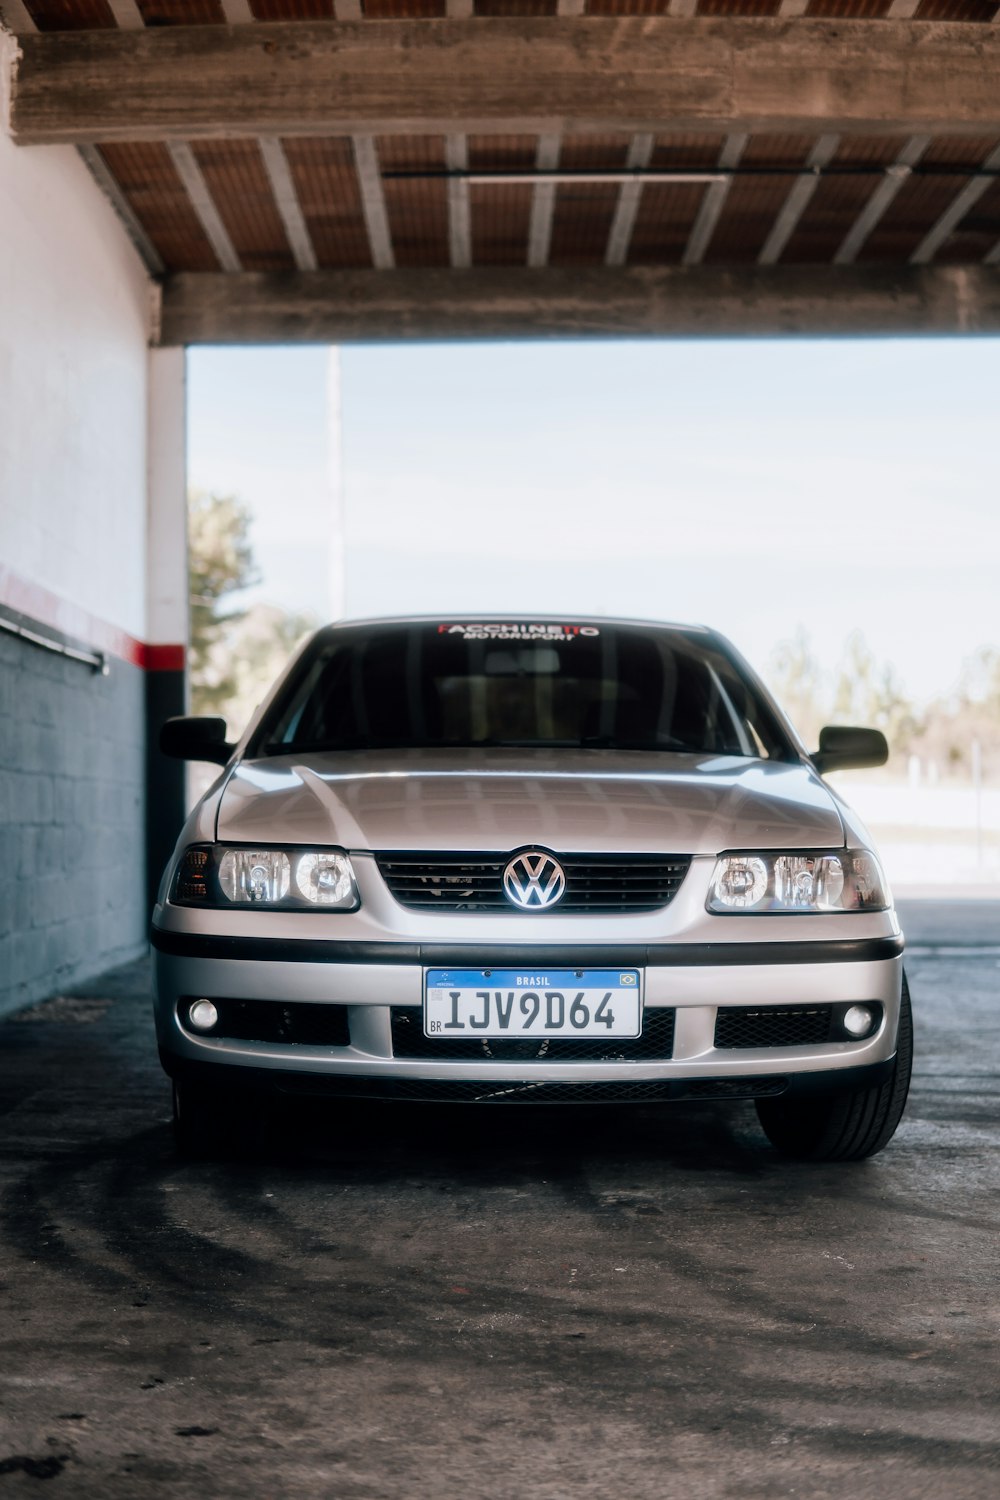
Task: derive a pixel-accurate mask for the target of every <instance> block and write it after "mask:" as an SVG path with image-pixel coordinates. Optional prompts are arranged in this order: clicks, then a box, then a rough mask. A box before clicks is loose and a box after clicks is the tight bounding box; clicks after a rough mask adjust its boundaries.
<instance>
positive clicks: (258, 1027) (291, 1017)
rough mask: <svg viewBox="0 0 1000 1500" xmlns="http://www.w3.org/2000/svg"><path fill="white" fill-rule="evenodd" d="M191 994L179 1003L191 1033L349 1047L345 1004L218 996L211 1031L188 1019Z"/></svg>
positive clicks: (238, 1038)
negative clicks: (312, 1003)
mask: <svg viewBox="0 0 1000 1500" xmlns="http://www.w3.org/2000/svg"><path fill="white" fill-rule="evenodd" d="M191 998H192V997H190V996H189V997H188V998H187V999H186V1000H182V1001H181V1002H180V1005H179V1006H178V1014H179V1017H180V1022H181V1025H182V1026H183V1027H184V1029H185V1031H187V1032H188V1034H189V1035H190V1036H208V1037H219V1038H222V1037H225V1038H227V1039H228V1040H230V1041H234V1042H236V1041H239V1042H283V1043H297V1044H298V1045H299V1046H311V1047H349V1046H350V1043H351V1033H350V1028H349V1026H348V1021H347V1006H346V1005H320V1004H317V1005H308V1004H301V1003H289V1002H287V1001H284V1000H218V999H216V998H215V996H214V995H213V996H212V997H211V998H212V1004H213V1005H214V1006H215V1008H216V1010H217V1011H218V1012H219V1019H218V1022H217V1023H216V1025H215V1026H214V1027H213V1028H212V1030H211V1031H207V1032H206V1031H199V1030H198V1029H197V1027H194V1026H192V1025H190V1023H189V1022H188V1020H187V1012H188V1006H189V1005H190V1004H191Z"/></svg>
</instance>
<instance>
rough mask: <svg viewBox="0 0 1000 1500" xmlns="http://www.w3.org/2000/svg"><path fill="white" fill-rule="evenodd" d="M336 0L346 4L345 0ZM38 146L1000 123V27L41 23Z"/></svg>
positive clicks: (651, 20)
mask: <svg viewBox="0 0 1000 1500" xmlns="http://www.w3.org/2000/svg"><path fill="white" fill-rule="evenodd" d="M339 13H340V12H339V9H338V14H339ZM11 94H12V101H11V112H10V126H11V132H12V134H13V136H14V137H15V139H16V140H18V141H20V142H22V143H25V144H53V143H57V142H62V143H72V144H86V143H88V142H99V141H102V140H122V139H128V140H133V141H143V140H183V141H193V140H198V139H206V138H218V137H236V136H252V135H265V136H289V135H330V134H343V135H375V136H377V135H383V134H389V135H391V134H394V133H403V134H406V133H414V132H417V133H441V134H444V135H456V134H470V133H487V134H488V133H491V132H493V133H504V132H514V133H518V134H525V133H532V134H537V135H547V136H553V135H559V136H562V135H565V134H567V133H579V132H588V131H616V132H617V131H623V132H629V133H631V134H636V133H644V132H652V133H654V134H655V133H656V132H660V131H670V130H692V131H713V130H718V131H719V132H720V133H726V134H734V133H748V132H761V131H794V132H806V133H815V134H831V133H833V134H852V133H864V132H873V131H874V132H879V133H883V134H884V133H892V134H900V135H907V136H908V135H917V134H965V135H967V134H969V133H973V134H975V133H981V134H989V133H991V132H996V133H1000V28H994V27H985V26H971V25H969V24H967V23H964V22H932V21H924V22H914V21H879V22H872V21H840V20H836V21H826V20H812V19H809V18H799V17H796V18H793V19H789V20H786V19H782V18H780V17H778V18H775V19H758V18H753V19H751V18H744V17H736V18H732V17H703V16H692V17H684V16H673V15H670V16H647V17H604V16H578V17H577V16H567V17H565V18H560V19H559V20H558V23H557V24H556V23H554V22H553V20H552V18H550V17H540V18H539V17H475V18H464V19H463V18H445V19H441V20H434V21H423V20H416V21H380V22H379V23H378V25H377V26H376V25H371V24H370V23H366V22H360V23H354V22H350V21H337V22H296V23H280V24H279V23H274V24H258V25H255V26H237V27H223V26H191V27H159V28H147V29H145V30H136V31H120V30H98V31H64V32H42V33H36V34H34V35H25V36H22V37H21V38H19V55H18V57H17V59H16V61H15V63H14V76H13V80H12V90H11Z"/></svg>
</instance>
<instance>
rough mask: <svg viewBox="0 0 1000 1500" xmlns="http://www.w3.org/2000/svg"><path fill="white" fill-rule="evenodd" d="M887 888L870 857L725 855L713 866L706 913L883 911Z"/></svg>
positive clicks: (859, 853) (855, 852) (852, 852)
mask: <svg viewBox="0 0 1000 1500" xmlns="http://www.w3.org/2000/svg"><path fill="white" fill-rule="evenodd" d="M889 904H890V901H889V888H888V886H887V885H886V882H885V876H884V875H883V874H882V870H881V868H880V866H879V862H878V860H877V859H876V858H875V856H874V854H872V853H870V851H869V850H867V849H840V850H838V851H837V853H836V854H830V853H817V854H764V853H760V854H758V853H754V854H724V855H722V856H721V858H720V859H719V860H718V861H717V863H716V866H715V873H714V874H713V876H712V884H711V887H710V889H709V893H708V903H707V905H708V909H709V911H713V912H720V913H723V914H726V915H730V916H732V915H739V914H740V913H745V914H747V915H751V914H752V915H757V914H758V913H764V912H809V913H813V914H815V913H816V912H827V911H885V910H886V908H887V907H888V906H889Z"/></svg>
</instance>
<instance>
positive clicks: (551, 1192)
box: [0, 903, 1000, 1500]
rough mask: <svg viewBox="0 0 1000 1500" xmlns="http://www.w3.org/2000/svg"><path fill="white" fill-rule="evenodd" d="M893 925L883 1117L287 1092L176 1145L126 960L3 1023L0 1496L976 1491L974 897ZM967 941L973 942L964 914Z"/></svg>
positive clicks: (987, 1278) (993, 1244) (978, 1063)
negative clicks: (813, 1162) (909, 1035)
mask: <svg viewBox="0 0 1000 1500" xmlns="http://www.w3.org/2000/svg"><path fill="white" fill-rule="evenodd" d="M974 905H975V906H976V908H977V910H975V911H973V912H969V911H966V910H964V909H963V910H959V908H958V906H955V907H954V908H949V907H947V906H944V905H938V904H934V905H931V904H925V905H921V906H920V907H919V908H917V907H915V908H913V909H912V910H910V909H907V911H906V912H905V913H904V917H905V921H906V925H907V926H908V927H909V929H910V937H911V944H912V946H911V950H910V955H909V959H908V972H909V977H910V983H911V989H912V992H913V999H914V1007H915V1017H916V1037H917V1049H918V1050H917V1065H916V1072H915V1078H914V1087H913V1093H912V1095H911V1104H910V1107H909V1110H908V1113H907V1115H906V1117H905V1119H904V1122H903V1125H902V1127H901V1129H900V1131H899V1132H898V1134H897V1136H896V1139H895V1141H894V1142H893V1143H892V1145H891V1146H890V1147H889V1148H888V1149H887V1150H886V1151H885V1152H884V1153H883V1154H882V1155H881V1156H879V1157H877V1158H875V1159H874V1160H872V1161H870V1162H867V1163H862V1164H857V1165H846V1166H844V1165H840V1166H821V1167H811V1166H802V1165H796V1164H792V1165H790V1164H788V1163H785V1162H782V1161H781V1160H779V1159H778V1158H777V1157H776V1156H775V1154H774V1153H773V1152H772V1151H771V1149H770V1148H769V1147H768V1146H767V1144H766V1142H765V1141H764V1138H763V1136H762V1135H761V1134H760V1132H759V1130H758V1128H757V1126H756V1122H755V1117H754V1115H753V1111H752V1109H751V1108H750V1107H749V1106H742V1105H740V1106H735V1107H733V1106H730V1107H729V1108H727V1109H723V1108H717V1107H712V1108H709V1107H701V1106H698V1107H694V1106H688V1105H685V1106H675V1107H673V1108H672V1109H668V1110H664V1111H659V1112H658V1111H653V1110H649V1109H644V1110H640V1111H637V1112H629V1111H622V1112H620V1111H618V1110H609V1109H607V1108H604V1109H600V1108H595V1109H587V1110H576V1109H574V1110H548V1111H532V1110H524V1109H522V1108H519V1109H518V1110H516V1111H514V1110H511V1111H509V1112H508V1111H504V1110H498V1111H496V1112H493V1111H491V1110H487V1109H484V1108H482V1107H480V1109H479V1111H478V1112H477V1111H476V1110H475V1108H474V1107H473V1108H472V1109H469V1108H464V1107H455V1106H453V1107H451V1108H450V1109H447V1108H431V1107H426V1106H424V1107H420V1106H409V1107H408V1108H406V1107H400V1106H394V1107H387V1106H358V1105H353V1106H351V1107H350V1108H342V1107H330V1106H323V1107H319V1106H312V1107H309V1108H301V1109H298V1110H297V1112H296V1113H295V1114H294V1115H291V1116H287V1117H285V1118H284V1119H283V1121H279V1122H277V1123H275V1122H273V1121H272V1122H271V1123H270V1124H267V1123H265V1122H264V1121H262V1122H261V1127H260V1132H259V1133H260V1137H261V1138H260V1139H259V1140H258V1141H257V1143H256V1152H255V1155H253V1156H252V1158H251V1160H249V1161H246V1162H238V1163H229V1164H221V1163H210V1164H184V1163H182V1162H180V1161H179V1160H178V1159H177V1158H176V1157H175V1155H174V1153H173V1149H172V1145H171V1137H170V1128H169V1123H168V1119H169V1106H168V1091H167V1085H166V1082H165V1080H164V1078H163V1077H162V1075H161V1074H160V1071H159V1066H158V1063H157V1061H156V1055H155V1050H154V1047H153V1034H152V1026H151V1022H150V1018H149V1007H148V998H147V994H148V971H147V969H146V967H145V965H142V964H140V965H133V966H131V967H129V968H127V969H122V970H118V971H116V972H115V973H114V974H111V975H107V976H105V977H104V978H103V979H102V980H101V981H99V982H97V983H95V984H92V985H89V986H86V987H84V988H83V989H82V990H81V991H80V992H78V993H77V994H76V995H75V996H74V997H71V998H62V999H57V1000H54V1001H49V1002H46V1003H44V1004H42V1005H41V1006H38V1007H36V1008H35V1009H34V1010H33V1011H31V1012H28V1013H27V1014H26V1015H23V1016H21V1017H19V1018H15V1019H11V1020H8V1021H7V1022H6V1023H5V1024H4V1025H3V1026H2V1027H0V1114H2V1119H3V1131H2V1144H0V1173H2V1192H3V1207H2V1214H3V1217H2V1224H0V1246H2V1265H0V1275H2V1291H0V1410H2V1414H3V1415H2V1438H0V1497H3V1496H5V1495H7V1494H10V1495H12V1496H13V1495H21V1494H34V1493H36V1492H37V1491H38V1489H39V1487H40V1486H43V1487H44V1489H43V1493H45V1494H47V1495H53V1496H55V1495H59V1494H62V1495H64V1496H86V1497H102V1500H103V1497H107V1500H117V1497H128V1500H135V1497H142V1500H146V1497H160V1496H165V1497H178V1500H180V1497H184V1500H190V1497H191V1496H195V1495H200V1496H205V1497H208V1496H212V1497H215V1496H220V1497H223V1496H225V1497H228V1496H240V1497H244V1500H245V1497H258V1496H261V1497H263V1496H266V1497H272V1496H273V1497H289V1500H298V1497H310V1500H312V1497H324V1500H325V1497H337V1500H355V1497H365V1500H384V1497H392V1500H396V1497H406V1500H411V1497H412V1500H418V1497H421V1500H422V1497H433V1500H438V1497H441V1500H451V1497H459V1496H461V1497H463V1500H464V1497H469V1496H483V1497H490V1500H493V1497H496V1500H524V1497H540V1500H555V1497H560V1500H561V1497H564V1496H567V1497H568V1496H574V1497H575V1496H585V1497H591V1496H600V1497H604V1496H608V1497H612V1496H613V1497H618V1496H622V1495H629V1496H637V1497H642V1500H645V1497H654V1496H655V1497H657V1500H663V1497H667V1500H670V1497H685V1500H687V1497H692V1500H697V1497H702V1496H712V1497H715V1496H719V1497H723V1496H725V1497H729V1496H733V1497H736V1496H738V1497H740V1500H756V1497H765V1496H766V1497H770V1496H784V1495H795V1496H808V1497H816V1500H820V1497H826V1496H838V1497H840V1496H852V1497H868V1496H872V1497H879V1500H891V1497H897V1496H898V1497H903V1496H905V1497H908V1500H909V1497H924V1496H926V1497H934V1500H938V1497H942V1496H947V1497H949V1500H952V1497H953V1500H963V1497H977V1500H978V1497H986V1496H989V1497H995V1496H996V1495H997V1494H998V1493H1000V1403H998V1390H1000V1357H998V1356H1000V1338H998V1333H1000V1329H998V1321H1000V1317H998V1296H997V1292H998V1248H1000V1238H998V1231H1000V1208H998V1196H997V1188H998V1185H1000V1182H998V1179H1000V1153H998V1150H997V1147H998V1144H1000V1019H998V1014H997V994H998V984H1000V936H997V933H998V923H997V907H996V906H995V905H993V904H990V903H975V904H974ZM994 939H996V940H995V941H994Z"/></svg>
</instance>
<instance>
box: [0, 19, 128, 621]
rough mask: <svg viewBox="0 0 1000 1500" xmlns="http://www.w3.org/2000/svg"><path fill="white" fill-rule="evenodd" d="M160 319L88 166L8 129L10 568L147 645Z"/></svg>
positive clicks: (1, 463) (1, 178)
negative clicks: (149, 503) (150, 404)
mask: <svg viewBox="0 0 1000 1500" xmlns="http://www.w3.org/2000/svg"><path fill="white" fill-rule="evenodd" d="M10 46H11V42H10V40H9V38H6V37H2V38H0V73H3V74H6V71H7V69H6V67H5V66H4V63H5V58H4V56H3V54H4V52H5V49H9V47H10ZM4 113H5V112H4ZM150 309H151V288H150V282H149V278H148V276H147V275H146V272H145V270H144V268H143V266H142V264H141V262H140V260H139V257H138V255H137V254H136V252H135V251H134V249H133V248H132V245H131V244H130V242H129V240H128V238H127V236H126V235H125V233H124V230H123V229H122V227H121V225H120V224H119V222H118V220H117V218H116V217H115V214H114V212H113V210H112V208H111V206H110V204H109V203H108V202H107V200H106V199H105V198H104V196H103V194H102V193H101V192H100V190H99V188H98V187H97V186H96V184H95V183H94V181H93V180H92V178H91V176H90V174H89V172H88V171H87V169H86V167H85V166H84V164H83V162H82V161H81V160H80V159H79V157H78V156H77V154H76V152H75V151H74V150H73V149H72V148H69V147H61V146H53V147H30V148H27V147H20V148H16V147H14V146H13V145H12V144H11V141H10V139H9V138H8V136H7V135H6V133H5V131H3V129H2V128H0V566H5V567H7V568H9V569H11V570H13V571H15V572H16V573H18V574H19V575H21V576H22V577H24V578H26V579H27V580H28V581H29V582H31V583H34V584H39V585H41V586H43V587H44V588H46V589H49V590H50V591H51V592H53V593H54V594H56V595H58V596H59V597H60V598H61V599H64V600H66V601H68V602H69V603H71V604H74V605H76V606H78V607H80V608H82V609H84V610H87V611H89V612H90V613H91V614H92V615H95V616H97V617H98V618H100V619H102V620H107V621H109V622H110V623H111V624H112V625H115V626H117V627H118V628H119V629H122V630H125V631H127V632H128V633H129V634H130V635H133V636H135V637H137V638H138V639H140V640H141V639H144V638H145V634H146V598H145V595H146V579H145V568H146V564H145V558H146V479H147V474H146V462H147V454H146V420H147V381H148V364H147V344H148V337H149V320H150Z"/></svg>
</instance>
